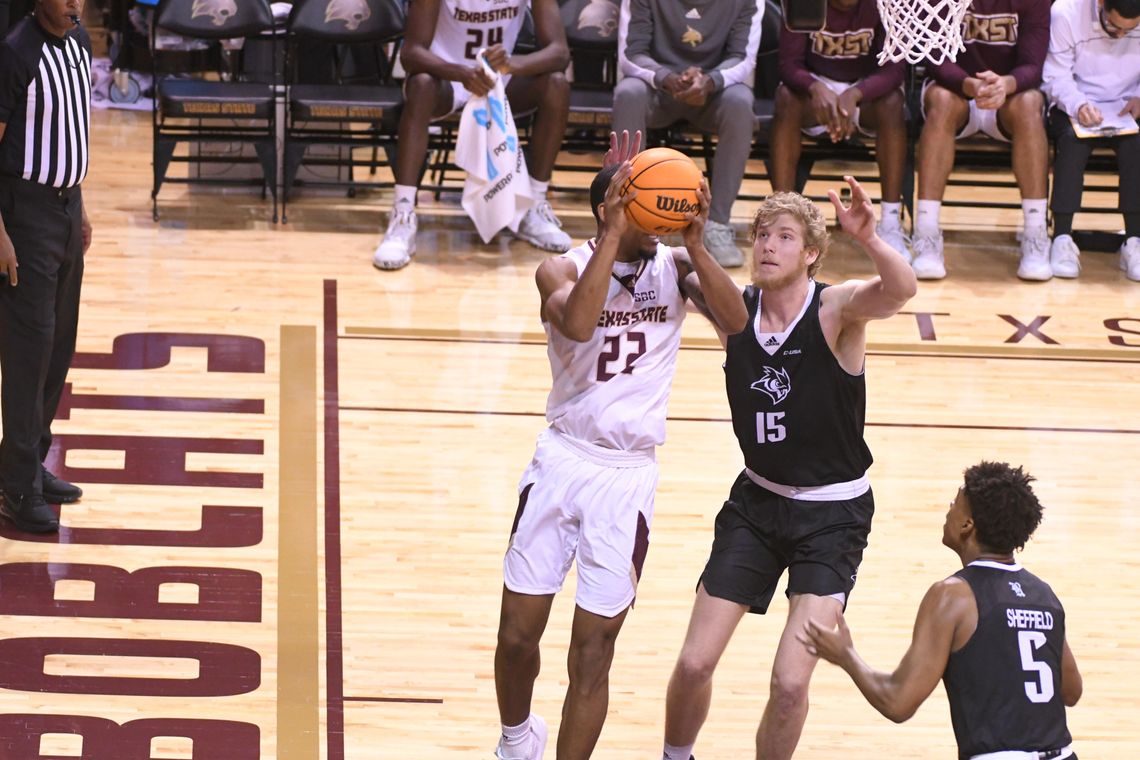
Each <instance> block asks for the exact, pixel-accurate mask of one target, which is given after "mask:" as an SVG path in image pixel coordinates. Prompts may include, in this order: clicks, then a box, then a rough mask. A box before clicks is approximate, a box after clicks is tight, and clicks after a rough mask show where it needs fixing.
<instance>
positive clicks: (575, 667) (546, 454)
mask: <svg viewBox="0 0 1140 760" xmlns="http://www.w3.org/2000/svg"><path fill="white" fill-rule="evenodd" d="M640 137H641V136H640V133H635V135H634V137H633V140H632V141H631V140H630V139H629V135H628V133H625V134H623V135H622V139H621V141H620V144H619V142H618V140H617V138H616V136H612V137H611V148H610V151H609V153H607V154H606V161H605V168H603V169H602V171H601V172H599V173H598V175H597V176H596V177H595V178H594V181H593V183H592V184H591V186H590V204H591V207H592V209H593V211H594V215H595V217H596V219H597V237H595V238H594V239H592V240H589V241H587V242H586V243H584V244H583V245H580V246H578V247H577V248H573V249H571V250H570V251H568V252H566V253H565V254H562V255H561V256H557V257H555V258H551V259H547V260H545V261H544V262H543V263H542V264H541V266H539V268H538V272H537V275H536V280H537V283H538V290H539V295H540V297H541V306H540V316H541V319H542V325H543V328H544V329H545V331H546V335H547V354H548V356H549V359H550V368H551V373H552V375H553V387H552V388H551V391H550V396H549V398H548V400H547V406H546V419H547V421H548V422H549V423H550V425H549V427H547V428H546V429H545V430H543V431H542V433H540V434H539V436H538V444H537V447H536V450H535V454H534V458H533V460H532V461H531V463H530V466H529V467H528V468H527V470H526V472H524V473H523V476H522V479H521V480H520V482H519V501H518V511H517V512H516V513H515V518H514V524H513V526H512V528H511V536H510V542H509V544H508V547H507V553H506V557H505V559H504V560H503V576H504V584H503V600H502V610H501V615H500V619H499V634H498V644H497V646H496V649H495V689H496V693H497V696H498V702H499V715H500V719H501V721H502V737H501V740H500V742H499V746H498V747H497V748H496V757H498V758H502V759H507V760H513V759H516V758H517V759H521V758H527V759H528V760H538V759H540V758H541V757H542V753H543V749H544V747H545V746H546V736H547V731H546V723H545V722H544V721H543V719H542V718H541V717H539V716H537V715H533V714H531V711H530V710H531V695H532V693H533V690H534V681H535V679H536V678H537V676H538V671H539V641H540V639H541V638H542V634H543V631H544V630H545V628H546V622H547V619H548V617H549V615H550V608H551V603H552V601H553V600H554V594H555V593H557V592H558V591H559V590H560V589H561V588H562V582H563V580H564V579H565V577H566V573H567V571H568V570H569V569H570V565H571V563H572V562H574V561H575V560H577V563H578V588H577V592H576V594H575V603H576V607H575V610H574V621H573V629H572V632H571V637H570V652H569V657H568V670H569V676H570V683H569V686H568V688H567V690H566V700H565V703H564V705H563V708H562V724H561V728H560V730H559V732H558V757H559V758H564V759H567V758H588V757H589V756H590V754H591V753H592V752H593V749H594V745H595V743H596V742H597V740H598V735H599V734H600V732H601V730H602V723H603V722H604V721H605V717H606V709H607V705H608V703H609V670H610V663H611V662H612V660H613V655H614V642H615V640H616V639H617V635H618V632H619V631H620V630H621V626H622V623H623V622H624V621H625V616H626V613H627V612H628V610H629V608H630V606H631V605H632V604H633V600H634V596H635V595H636V592H637V581H638V578H639V577H640V575H641V570H642V565H643V562H644V561H645V556H646V551H647V549H648V546H649V528H650V525H651V524H652V522H653V500H654V494H655V491H656V488H657V463H656V460H655V455H654V450H655V448H656V447H657V446H659V445H661V444H662V443H664V441H665V411H666V405H667V403H668V400H669V390H670V387H671V385H672V380H673V371H674V368H675V366H676V362H677V351H678V348H679V346H680V342H681V323H682V321H683V320H684V318H685V300H686V299H687V298H688V299H691V300H692V301H693V302H694V303H695V305H696V306H697V308H698V309H699V310H700V311H702V312H703V313H704V314H705V315H706V316H708V318H709V319H711V320H712V321H713V323H714V324H715V325H716V327H717V329H719V330H720V331H722V332H724V333H729V334H735V333H738V332H740V331H741V330H742V329H744V326H745V322H746V320H747V316H748V315H747V312H746V311H745V304H744V301H743V300H742V299H741V297H740V289H739V288H738V287H737V285H736V283H735V282H734V281H733V280H732V278H731V277H729V275H728V273H726V272H725V271H724V270H723V269H722V268H721V266H720V265H719V264H718V263H717V262H716V260H715V259H713V257H712V255H711V254H710V253H709V252H708V250H707V249H706V248H705V245H704V241H703V237H704V235H703V233H704V227H705V223H706V221H707V219H708V208H709V189H708V184H707V183H706V182H704V180H701V181H700V187H699V189H698V188H694V190H697V192H698V196H699V199H700V208H699V211H698V213H690V214H689V215H688V218H687V221H688V226H687V227H686V228H685V231H684V244H685V246H684V248H670V247H668V246H665V245H663V244H661V243H660V242H659V241H658V240H657V239H656V238H655V237H652V236H650V235H648V234H646V233H645V232H642V231H641V230H639V229H637V228H636V227H634V225H633V224H632V223H631V222H630V219H629V216H628V215H627V213H626V210H627V208H628V206H629V205H630V204H631V203H632V202H634V200H636V198H637V191H636V190H632V189H631V190H629V191H628V192H626V193H625V194H624V195H623V194H622V189H623V188H624V187H625V185H626V183H627V181H628V179H629V177H630V172H631V165H630V160H629V159H630V158H631V157H632V156H633V155H634V154H635V153H637V147H638V145H639V144H640Z"/></svg>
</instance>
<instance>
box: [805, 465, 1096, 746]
mask: <svg viewBox="0 0 1140 760" xmlns="http://www.w3.org/2000/svg"><path fill="white" fill-rule="evenodd" d="M1032 480H1033V478H1031V477H1030V476H1029V475H1027V474H1026V473H1025V472H1023V471H1022V469H1021V468H1020V467H1018V468H1016V469H1015V468H1013V467H1010V466H1009V465H1008V464H1005V463H997V462H982V463H981V464H978V465H975V466H973V467H971V468H969V469H968V470H966V473H965V482H964V484H963V485H962V487H961V488H960V489H958V495H957V496H955V498H954V501H953V502H952V503H951V504H950V511H949V512H947V513H946V524H945V526H944V527H943V530H942V543H943V544H945V545H946V546H948V547H949V548H951V549H953V550H954V551H955V552H956V553H957V554H958V556H959V557H960V558H961V560H962V565H963V568H962V569H961V570H959V571H958V572H957V573H954V575H951V576H950V577H949V578H947V579H945V580H942V581H939V582H938V583H935V584H934V585H933V586H931V587H930V590H929V591H927V592H926V596H925V597H924V598H923V600H922V604H921V605H920V606H919V608H918V616H917V619H916V620H915V623H914V637H913V639H912V640H911V644H910V649H908V650H907V653H906V654H905V655H904V656H903V659H902V662H901V663H899V666H898V667H897V668H896V669H895V671H894V672H893V673H884V672H881V671H877V670H872V669H871V667H870V666H869V665H867V663H865V662H863V660H862V659H861V658H860V657H859V654H858V653H857V652H856V651H855V645H854V643H853V642H852V640H851V631H850V630H848V628H847V624H846V623H845V622H844V620H843V618H842V616H841V617H840V618H839V620H838V629H837V630H836V629H835V627H834V626H833V625H832V623H831V621H830V620H829V621H827V623H826V625H820V624H819V623H817V622H816V621H814V620H813V621H810V622H809V623H808V624H807V625H806V626H805V627H804V630H803V632H802V633H801V634H800V640H801V641H802V642H803V643H804V644H805V645H806V647H807V649H808V651H810V652H811V653H812V654H818V655H819V656H820V657H823V658H824V659H826V660H827V661H829V662H833V663H835V664H837V665H839V666H840V667H841V668H843V669H844V670H845V671H847V673H848V675H850V676H851V678H852V680H853V681H855V685H856V686H858V687H859V690H860V691H861V692H863V696H865V697H866V698H867V701H868V702H870V703H871V705H872V706H874V707H875V709H876V710H878V711H879V712H881V713H882V714H883V715H885V716H887V717H888V718H890V719H891V720H893V721H895V722H902V721H904V720H907V719H908V718H910V717H911V716H912V715H914V713H915V711H916V710H917V709H918V706H919V705H921V704H922V702H923V701H924V700H925V699H926V698H927V697H928V696H930V692H931V691H933V690H934V687H935V686H936V685H937V684H938V679H939V678H941V679H942V680H943V681H944V682H945V684H946V696H947V697H948V698H949V700H950V718H951V720H952V721H953V724H954V736H955V737H956V738H957V740H958V757H959V758H961V759H962V760H966V759H967V758H969V760H985V759H987V758H1002V760H1017V758H1025V759H1026V760H1031V759H1032V760H1046V759H1048V760H1066V759H1067V760H1076V755H1075V754H1073V749H1072V747H1071V746H1070V742H1071V737H1070V736H1069V729H1068V727H1067V726H1066V724H1065V707H1072V706H1073V705H1075V704H1076V703H1077V700H1079V699H1080V697H1081V690H1082V683H1081V674H1080V671H1079V670H1077V661H1076V659H1075V658H1074V657H1073V653H1072V651H1071V650H1070V649H1069V643H1068V641H1067V640H1066V638H1065V610H1064V609H1063V608H1062V607H1061V603H1060V601H1058V600H1057V596H1056V595H1055V594H1054V593H1053V590H1052V589H1051V588H1049V586H1048V584H1046V583H1045V582H1044V581H1042V580H1041V579H1040V578H1038V577H1037V576H1035V575H1033V574H1032V573H1030V572H1029V571H1028V570H1025V569H1024V568H1022V567H1021V566H1020V565H1019V564H1018V563H1017V561H1016V560H1014V558H1013V553H1014V551H1015V550H1017V549H1020V548H1021V547H1023V546H1024V545H1025V542H1026V541H1028V540H1029V537H1030V536H1032V535H1033V531H1034V530H1036V529H1037V525H1038V524H1039V523H1040V522H1041V512H1042V509H1041V504H1040V502H1038V501H1037V497H1036V496H1035V495H1034V493H1033V489H1032V488H1031V487H1030V485H1029V484H1030V482H1031V481H1032Z"/></svg>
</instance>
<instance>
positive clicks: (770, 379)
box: [751, 367, 792, 404]
mask: <svg viewBox="0 0 1140 760" xmlns="http://www.w3.org/2000/svg"><path fill="white" fill-rule="evenodd" d="M751 388H752V390H754V391H763V392H764V393H766V394H767V395H768V398H770V399H772V403H773V404H778V403H780V402H781V401H783V400H784V399H786V398H787V397H788V394H789V393H791V391H792V381H791V378H789V377H788V371H787V370H786V369H776V368H775V367H765V368H764V376H763V377H761V378H760V379H759V380H757V381H756V382H754V383H752V386H751Z"/></svg>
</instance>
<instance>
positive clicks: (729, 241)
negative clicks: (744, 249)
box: [704, 219, 744, 269]
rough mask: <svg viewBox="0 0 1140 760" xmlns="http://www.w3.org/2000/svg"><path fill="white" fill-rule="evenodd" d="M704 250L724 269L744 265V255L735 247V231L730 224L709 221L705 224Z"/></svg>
mask: <svg viewBox="0 0 1140 760" xmlns="http://www.w3.org/2000/svg"><path fill="white" fill-rule="evenodd" d="M704 243H705V248H708V249H709V253H711V254H712V256H713V258H714V259H716V260H717V262H718V263H719V264H720V265H721V266H722V267H725V268H729V269H731V268H733V267H739V266H743V265H744V254H743V253H741V252H740V248H739V247H737V245H736V230H734V229H732V225H731V224H721V223H720V222H714V221H712V220H711V219H710V220H709V221H708V222H707V223H706V224H705V238H704Z"/></svg>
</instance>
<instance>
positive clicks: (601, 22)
mask: <svg viewBox="0 0 1140 760" xmlns="http://www.w3.org/2000/svg"><path fill="white" fill-rule="evenodd" d="M617 28H618V7H617V6H616V5H614V4H613V3H611V2H609V0H590V2H589V3H587V4H586V5H585V6H584V7H583V8H582V12H581V13H579V14H578V31H582V30H583V29H597V30H598V36H599V37H612V36H613V34H614V32H616V31H617Z"/></svg>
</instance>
